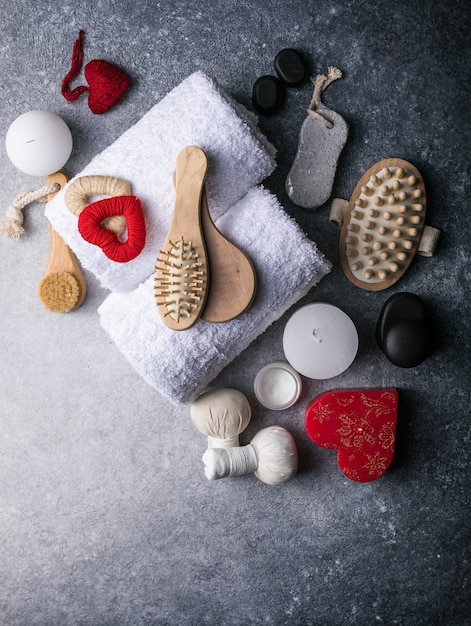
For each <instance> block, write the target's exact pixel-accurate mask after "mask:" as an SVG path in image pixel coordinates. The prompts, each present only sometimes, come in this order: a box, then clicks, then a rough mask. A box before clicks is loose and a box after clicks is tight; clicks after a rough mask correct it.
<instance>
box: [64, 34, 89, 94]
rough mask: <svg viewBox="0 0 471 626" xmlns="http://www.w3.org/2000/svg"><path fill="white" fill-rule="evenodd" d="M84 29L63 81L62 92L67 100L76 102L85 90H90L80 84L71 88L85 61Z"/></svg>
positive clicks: (75, 44) (75, 46) (75, 45)
mask: <svg viewBox="0 0 471 626" xmlns="http://www.w3.org/2000/svg"><path fill="white" fill-rule="evenodd" d="M82 39H83V30H80V31H79V34H78V38H77V41H76V42H75V43H74V49H73V51H72V62H71V66H70V70H69V73H68V74H67V75H66V76H65V78H64V80H63V81H62V88H61V93H62V95H63V96H64V98H65V99H66V100H67V102H74V101H75V100H77V98H78V97H79V96H81V95H82V94H83V93H85V91H88V87H85V86H80V87H75V89H73V90H72V91H70V89H69V83H70V82H71V81H72V80H74V78H76V77H77V76H78V73H79V72H80V70H81V69H82V63H83V48H82Z"/></svg>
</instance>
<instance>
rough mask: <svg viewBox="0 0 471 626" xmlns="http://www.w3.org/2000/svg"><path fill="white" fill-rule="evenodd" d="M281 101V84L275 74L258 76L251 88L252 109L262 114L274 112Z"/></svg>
mask: <svg viewBox="0 0 471 626" xmlns="http://www.w3.org/2000/svg"><path fill="white" fill-rule="evenodd" d="M282 101H283V92H282V84H281V82H280V81H279V80H278V78H276V77H275V76H269V75H266V76H260V78H257V80H256V81H255V83H254V85H253V88H252V104H253V106H254V109H255V110H256V111H258V112H259V113H262V114H263V115H271V114H272V113H276V112H277V111H278V110H279V109H280V108H281V104H282Z"/></svg>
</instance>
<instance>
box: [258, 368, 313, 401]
mask: <svg viewBox="0 0 471 626" xmlns="http://www.w3.org/2000/svg"><path fill="white" fill-rule="evenodd" d="M254 391H255V395H256V397H257V400H258V401H259V402H260V404H263V406H264V407H266V408H267V409H272V410H273V411H281V410H282V409H287V408H288V407H290V406H292V405H293V404H294V403H295V402H296V401H297V400H298V398H299V396H300V395H301V391H302V381H301V376H300V375H299V374H298V372H297V371H296V370H295V369H294V368H292V367H291V365H289V364H288V363H285V362H284V361H274V362H273V363H269V364H268V365H265V367H262V369H261V370H260V371H259V372H258V374H257V376H256V377H255V381H254Z"/></svg>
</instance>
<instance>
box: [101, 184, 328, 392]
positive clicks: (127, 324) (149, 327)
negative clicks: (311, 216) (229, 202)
mask: <svg viewBox="0 0 471 626" xmlns="http://www.w3.org/2000/svg"><path fill="white" fill-rule="evenodd" d="M210 209H212V207H211V204H210ZM216 225H217V226H218V228H219V230H220V231H221V232H222V233H223V234H224V235H226V237H227V238H228V239H230V240H231V241H233V243H235V244H236V245H237V246H239V247H240V248H241V249H242V250H244V252H246V253H247V254H248V255H249V257H250V258H251V260H252V262H253V264H254V266H255V270H256V273H257V294H256V297H255V300H254V302H253V304H252V306H251V307H250V308H249V309H248V310H247V311H246V312H245V313H244V314H242V315H241V316H240V317H238V318H237V319H235V320H233V321H230V322H224V323H222V324H213V323H208V322H204V321H203V320H199V321H198V322H197V323H196V324H195V325H194V326H193V327H192V328H190V329H189V330H186V331H181V332H176V331H173V330H170V329H169V328H167V327H166V326H165V324H164V323H163V322H162V320H161V319H160V316H159V314H158V311H157V307H156V305H155V300H154V294H153V277H151V278H149V279H148V280H147V281H146V282H145V283H143V284H141V285H139V287H138V288H137V289H135V290H134V291H131V292H130V293H127V294H125V293H112V294H111V295H110V296H108V298H107V299H106V300H105V301H104V302H103V304H102V305H101V306H100V308H99V309H98V313H99V315H100V321H101V325H102V327H103V328H104V329H105V330H106V331H107V332H108V333H109V335H110V337H111V338H112V339H113V341H114V342H115V343H116V345H117V347H118V349H119V350H120V351H121V352H122V354H123V355H124V356H125V357H126V358H127V359H128V360H129V362H130V363H131V365H132V366H133V367H134V368H135V369H136V370H137V372H139V374H141V375H142V376H143V378H144V379H145V380H146V381H147V382H148V383H149V384H150V385H151V386H153V387H154V388H155V389H157V390H158V391H159V392H160V393H162V394H163V395H165V396H167V397H168V398H169V399H171V400H172V401H174V402H185V401H190V400H192V399H194V398H195V397H196V396H197V395H198V394H199V393H200V392H201V391H202V390H203V389H204V388H205V387H206V386H207V385H208V383H209V382H210V381H211V380H212V379H213V378H215V377H216V375H217V374H218V373H219V372H220V371H221V370H222V369H223V368H224V367H225V366H226V365H227V364H228V363H230V362H231V361H232V360H233V359H234V358H235V357H236V356H237V355H238V354H240V353H241V352H242V351H243V350H244V349H245V348H246V347H247V346H248V345H249V344H250V343H251V342H252V341H253V340H254V339H255V338H256V337H257V336H258V335H259V334H260V333H262V332H263V331H264V330H266V328H267V327H268V326H269V325H270V324H271V323H272V322H274V321H275V320H276V319H278V318H279V317H280V316H281V315H282V314H283V313H284V312H285V311H286V310H287V309H289V308H290V307H291V306H292V305H293V304H294V303H295V302H297V301H298V300H299V299H300V298H302V297H303V296H305V295H306V294H307V293H308V292H309V290H310V289H311V288H312V287H313V286H314V285H315V284H317V283H318V282H319V280H320V279H321V278H322V277H323V276H325V275H326V274H327V273H328V272H329V270H330V263H329V262H328V261H327V260H326V259H325V258H324V256H323V255H322V254H321V253H320V252H319V251H318V249H317V247H316V245H315V244H314V243H313V242H312V241H310V240H309V239H308V238H307V237H306V236H305V235H304V234H303V233H302V231H301V230H300V228H299V226H298V225H297V224H296V222H295V221H294V220H292V219H291V218H290V217H289V216H288V215H287V214H286V212H285V211H284V210H283V209H282V207H281V206H280V204H279V203H278V201H277V199H276V197H275V196H273V195H272V194H271V193H269V192H268V191H267V190H265V189H264V188H263V187H256V188H254V189H252V190H250V191H249V193H248V194H247V195H246V196H245V197H244V198H242V200H240V201H239V202H238V203H237V204H236V205H235V206H233V207H232V208H231V209H229V210H228V211H227V212H226V213H225V214H224V215H223V216H222V217H220V218H219V219H218V220H216Z"/></svg>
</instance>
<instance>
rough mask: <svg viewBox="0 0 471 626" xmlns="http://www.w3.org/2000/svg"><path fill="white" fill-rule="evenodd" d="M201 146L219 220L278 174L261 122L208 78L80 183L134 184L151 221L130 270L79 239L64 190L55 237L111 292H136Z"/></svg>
mask: <svg viewBox="0 0 471 626" xmlns="http://www.w3.org/2000/svg"><path fill="white" fill-rule="evenodd" d="M190 145H196V146H198V147H200V148H202V149H203V150H204V151H205V153H206V156H207V157H208V172H207V177H206V188H207V193H208V202H209V206H210V207H211V214H212V217H213V219H216V218H218V217H219V216H220V215H222V214H223V213H224V212H225V211H226V210H227V209H228V208H229V207H231V206H232V205H234V204H235V203H236V202H238V200H240V199H241V198H242V197H243V196H244V195H245V194H246V193H247V192H248V191H249V190H250V189H251V188H252V187H254V186H255V185H258V184H259V183H261V182H262V181H263V180H264V179H265V178H266V177H267V176H269V175H270V174H271V173H272V171H273V170H274V168H275V165H276V163H275V155H276V150H275V148H274V147H273V146H272V145H271V144H270V143H269V142H268V140H267V139H266V138H265V136H264V135H263V134H262V133H261V132H260V131H259V130H258V128H257V118H256V116H255V115H253V114H252V113H250V112H249V111H248V110H247V109H245V108H244V107H243V106H242V105H240V104H238V103H236V102H235V101H234V100H232V99H231V98H230V97H229V96H228V95H227V94H226V93H224V91H223V90H222V89H221V88H220V87H219V86H218V85H217V84H216V82H215V81H213V80H212V79H210V78H209V77H208V76H206V75H205V74H204V73H203V72H195V73H194V74H191V75H190V76H189V77H188V78H186V79H185V80H184V81H182V82H181V83H180V84H179V85H178V86H177V87H175V88H174V89H173V90H172V91H170V92H169V93H168V94H167V95H166V96H165V97H164V98H163V99H162V100H161V101H160V102H159V103H158V104H156V105H155V106H154V107H153V108H152V109H150V111H148V113H146V114H145V115H144V116H143V117H142V118H141V119H140V120H139V121H138V122H137V123H136V124H134V126H132V127H131V128H130V129H129V130H127V131H125V132H124V133H123V134H122V135H121V136H120V137H119V138H118V139H117V140H116V141H115V142H114V143H113V144H111V145H110V146H109V147H108V148H106V149H105V150H104V151H103V152H102V153H101V154H98V155H97V156H96V157H95V158H94V159H92V161H90V163H89V164H88V165H87V166H86V167H85V168H84V169H83V170H82V172H81V173H80V174H78V175H77V176H75V177H74V178H73V179H72V180H71V181H70V182H69V185H70V184H71V183H72V182H73V181H74V180H75V179H76V178H78V177H80V176H92V175H102V176H116V177H119V178H123V179H125V180H127V181H129V182H130V183H131V186H132V194H133V195H135V196H138V197H139V198H140V199H141V202H142V206H143V209H144V212H145V216H146V228H147V238H146V246H145V248H144V250H143V251H142V252H141V254H140V255H139V256H138V257H136V258H135V259H133V260H132V261H129V262H128V263H116V262H114V261H111V260H110V259H108V258H107V257H106V256H105V254H104V253H103V252H102V250H101V249H100V248H99V247H97V246H94V245H92V244H89V243H87V242H86V241H85V240H84V239H83V238H82V237H81V235H80V233H79V232H78V228H77V217H76V216H75V215H73V214H72V213H70V211H69V210H68V209H67V207H66V205H65V202H64V193H65V192H64V190H62V191H61V192H59V193H58V194H57V195H56V196H55V198H54V199H53V200H52V201H51V202H49V203H48V204H47V206H46V211H45V213H46V216H47V218H48V219H49V221H50V222H51V223H52V225H53V227H54V229H55V230H56V231H57V232H58V233H59V234H60V235H61V236H62V238H63V239H64V240H65V242H66V243H67V244H68V245H69V246H70V247H71V248H72V250H73V251H74V252H75V254H76V255H77V257H78V259H79V261H80V262H81V264H82V265H83V266H84V267H85V268H86V269H88V270H90V271H91V272H92V273H93V274H94V275H95V276H96V277H97V278H98V280H99V282H100V284H101V285H102V286H103V287H105V288H107V289H110V290H116V291H129V290H131V289H134V288H135V287H137V285H138V284H139V283H140V282H142V281H143V280H146V279H147V278H148V277H149V276H150V275H151V274H152V272H153V270H154V265H155V259H156V257H157V254H158V252H159V249H160V246H161V245H162V243H163V241H164V239H165V236H166V234H167V231H168V228H169V226H170V221H171V217H172V213H173V205H174V200H175V194H174V190H173V186H172V173H173V170H174V168H175V162H176V158H177V155H178V153H179V152H180V151H181V150H182V149H183V148H184V147H185V146H190Z"/></svg>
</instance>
